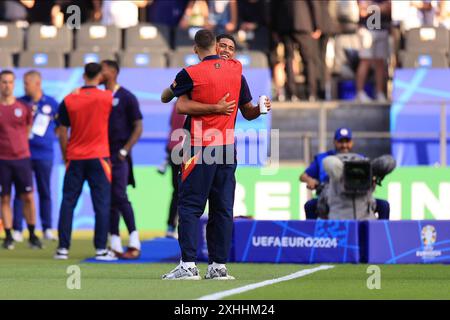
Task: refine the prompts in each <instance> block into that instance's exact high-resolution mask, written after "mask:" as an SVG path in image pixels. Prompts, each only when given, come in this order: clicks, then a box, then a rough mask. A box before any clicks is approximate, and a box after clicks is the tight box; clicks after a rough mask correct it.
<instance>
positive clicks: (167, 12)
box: [147, 0, 189, 27]
mask: <svg viewBox="0 0 450 320" xmlns="http://www.w3.org/2000/svg"><path fill="white" fill-rule="evenodd" d="M188 2H189V0H171V1H167V0H153V1H150V2H149V4H148V6H147V20H148V21H149V22H151V23H158V24H164V25H167V26H169V27H176V26H178V24H179V23H180V19H181V18H182V16H183V14H184V12H185V10H186V6H187V5H188Z"/></svg>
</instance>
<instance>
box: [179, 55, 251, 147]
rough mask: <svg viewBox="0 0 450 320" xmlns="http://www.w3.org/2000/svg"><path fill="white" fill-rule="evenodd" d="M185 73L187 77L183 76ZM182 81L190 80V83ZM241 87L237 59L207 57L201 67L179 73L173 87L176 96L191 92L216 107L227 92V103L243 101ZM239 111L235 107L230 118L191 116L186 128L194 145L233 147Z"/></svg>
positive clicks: (192, 96) (186, 69)
mask: <svg viewBox="0 0 450 320" xmlns="http://www.w3.org/2000/svg"><path fill="white" fill-rule="evenodd" d="M186 73H187V76H183V74H186ZM183 78H188V81H185V80H184V79H183ZM186 82H188V83H186ZM241 84H242V64H241V63H240V62H239V61H238V60H233V59H230V60H224V59H221V58H219V57H218V56H208V57H206V58H205V59H203V61H202V62H200V63H199V64H196V65H193V66H190V67H187V68H185V69H184V70H183V72H180V73H179V74H178V75H177V77H176V79H175V81H174V83H173V84H172V86H171V88H172V91H173V92H174V93H175V95H176V96H180V95H182V94H186V93H189V94H190V98H191V99H192V100H194V101H197V102H201V103H205V104H215V103H217V101H219V100H220V99H221V98H223V96H225V94H227V93H229V94H230V96H229V97H228V99H227V101H231V100H234V101H236V102H238V101H240V95H241ZM236 104H237V103H236ZM237 109H238V108H235V109H234V112H233V114H231V115H229V116H227V115H220V114H211V115H205V116H191V117H188V119H187V122H188V123H187V128H188V129H190V133H191V145H193V146H220V145H227V144H233V143H234V127H235V123H236V116H237Z"/></svg>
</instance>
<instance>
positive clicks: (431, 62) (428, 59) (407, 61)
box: [400, 51, 449, 68]
mask: <svg viewBox="0 0 450 320" xmlns="http://www.w3.org/2000/svg"><path fill="white" fill-rule="evenodd" d="M400 60H401V65H402V67H403V68H448V67H449V63H448V59H447V56H446V55H445V54H444V53H442V52H431V51H430V52H428V53H419V52H401V53H400Z"/></svg>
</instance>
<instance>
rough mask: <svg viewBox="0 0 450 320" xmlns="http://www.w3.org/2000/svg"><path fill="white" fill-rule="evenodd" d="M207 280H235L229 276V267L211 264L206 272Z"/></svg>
mask: <svg viewBox="0 0 450 320" xmlns="http://www.w3.org/2000/svg"><path fill="white" fill-rule="evenodd" d="M205 279H208V280H235V278H234V277H233V276H230V275H229V274H228V270H227V267H226V266H225V265H224V264H221V265H219V264H215V263H213V264H210V265H208V271H207V272H206V275H205Z"/></svg>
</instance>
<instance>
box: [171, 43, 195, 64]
mask: <svg viewBox="0 0 450 320" xmlns="http://www.w3.org/2000/svg"><path fill="white" fill-rule="evenodd" d="M198 61H199V60H198V57H197V55H196V54H195V53H194V52H193V51H192V48H191V50H190V51H188V50H187V48H185V49H184V50H183V51H181V50H180V51H178V50H177V51H175V52H173V53H171V54H170V55H169V67H170V68H182V67H185V66H191V65H193V64H196V63H198Z"/></svg>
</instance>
